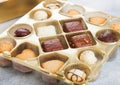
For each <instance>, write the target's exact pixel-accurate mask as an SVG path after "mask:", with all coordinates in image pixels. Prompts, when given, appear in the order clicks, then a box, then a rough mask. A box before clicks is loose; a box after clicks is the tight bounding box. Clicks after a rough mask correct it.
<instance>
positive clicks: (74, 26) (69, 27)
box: [63, 21, 86, 32]
mask: <svg viewBox="0 0 120 85" xmlns="http://www.w3.org/2000/svg"><path fill="white" fill-rule="evenodd" d="M85 29H86V28H84V26H83V23H82V22H80V21H69V22H65V23H64V24H63V30H64V31H65V32H74V31H80V30H85Z"/></svg>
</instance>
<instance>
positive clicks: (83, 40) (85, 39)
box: [70, 34, 92, 48]
mask: <svg viewBox="0 0 120 85" xmlns="http://www.w3.org/2000/svg"><path fill="white" fill-rule="evenodd" d="M70 41H71V43H72V47H75V48H79V47H84V46H91V45H92V40H91V39H90V36H89V34H80V35H76V36H73V37H71V38H70Z"/></svg>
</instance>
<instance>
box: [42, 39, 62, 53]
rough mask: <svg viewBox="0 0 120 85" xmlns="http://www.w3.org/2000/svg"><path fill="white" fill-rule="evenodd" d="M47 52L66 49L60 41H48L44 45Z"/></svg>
mask: <svg viewBox="0 0 120 85" xmlns="http://www.w3.org/2000/svg"><path fill="white" fill-rule="evenodd" d="M42 47H43V50H44V51H45V52H51V51H57V50H62V49H64V47H63V45H62V42H61V41H60V40H59V39H52V40H47V41H45V42H43V43H42Z"/></svg>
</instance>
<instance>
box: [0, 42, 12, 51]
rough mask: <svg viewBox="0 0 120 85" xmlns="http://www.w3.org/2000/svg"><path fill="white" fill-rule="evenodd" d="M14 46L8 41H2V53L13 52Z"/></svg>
mask: <svg viewBox="0 0 120 85" xmlns="http://www.w3.org/2000/svg"><path fill="white" fill-rule="evenodd" d="M13 47H14V46H13V44H12V43H11V42H10V41H8V40H1V41H0V53H2V52H4V51H11V50H12V49H13Z"/></svg>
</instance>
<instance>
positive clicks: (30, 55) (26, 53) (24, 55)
mask: <svg viewBox="0 0 120 85" xmlns="http://www.w3.org/2000/svg"><path fill="white" fill-rule="evenodd" d="M35 57H36V54H35V53H34V52H33V51H32V50H30V49H24V50H23V51H22V53H20V54H18V55H17V56H16V58H19V59H21V60H28V59H30V58H35Z"/></svg>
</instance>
